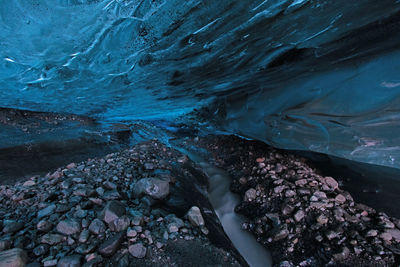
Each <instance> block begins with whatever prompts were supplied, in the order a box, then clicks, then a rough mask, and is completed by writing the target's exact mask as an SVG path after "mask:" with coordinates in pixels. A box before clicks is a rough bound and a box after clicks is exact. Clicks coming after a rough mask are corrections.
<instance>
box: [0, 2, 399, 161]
mask: <svg viewBox="0 0 400 267" xmlns="http://www.w3.org/2000/svg"><path fill="white" fill-rule="evenodd" d="M0 1H1V5H0V27H1V30H0V60H1V61H0V107H14V108H21V109H29V110H35V111H52V112H69V113H75V114H83V115H89V116H92V117H95V118H97V119H99V120H100V121H106V122H110V121H111V122H124V121H132V120H135V119H151V118H157V119H170V118H174V117H175V116H178V115H181V114H184V113H185V112H189V111H190V110H192V109H193V107H200V106H202V105H207V104H210V103H218V106H219V109H218V110H217V112H216V113H215V116H213V118H214V119H217V120H218V122H219V125H220V127H221V128H223V129H225V130H227V131H229V132H233V133H237V134H240V135H243V136H248V137H251V138H256V139H260V140H263V141H265V142H267V143H269V144H272V145H274V146H277V147H281V148H286V149H300V150H311V151H317V152H322V153H326V154H330V155H335V156H338V157H343V158H348V159H352V160H357V161H363V162H369V163H375V164H381V165H387V166H392V167H400V165H399V161H400V147H399V146H400V134H399V133H400V51H399V48H400V46H399V45H400V35H399V31H400V13H399V10H400V3H399V1H395V0H379V1H376V0H358V1H348V0H335V1H330V0H326V1H325V0H320V1H317V0H265V1H263V0H252V1H250V0H240V1H237V0H219V1H215V0H202V1H195V0H112V1H110V0H107V1H101V0H0ZM214 106H215V105H214Z"/></svg>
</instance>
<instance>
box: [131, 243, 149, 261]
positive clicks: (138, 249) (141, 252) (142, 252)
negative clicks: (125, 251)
mask: <svg viewBox="0 0 400 267" xmlns="http://www.w3.org/2000/svg"><path fill="white" fill-rule="evenodd" d="M146 252H147V248H146V247H145V246H143V244H142V243H137V244H133V245H130V246H129V253H130V254H131V255H132V256H133V257H135V258H139V259H141V258H144V257H145V256H146Z"/></svg>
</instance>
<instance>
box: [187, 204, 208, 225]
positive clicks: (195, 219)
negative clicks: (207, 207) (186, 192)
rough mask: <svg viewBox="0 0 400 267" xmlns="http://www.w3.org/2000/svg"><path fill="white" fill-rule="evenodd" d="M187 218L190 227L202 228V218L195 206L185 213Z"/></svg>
mask: <svg viewBox="0 0 400 267" xmlns="http://www.w3.org/2000/svg"><path fill="white" fill-rule="evenodd" d="M187 217H188V219H189V221H190V222H191V223H192V225H194V226H197V227H200V226H204V218H203V216H202V215H201V211H200V209H199V207H196V206H193V207H191V208H190V210H189V211H188V213H187Z"/></svg>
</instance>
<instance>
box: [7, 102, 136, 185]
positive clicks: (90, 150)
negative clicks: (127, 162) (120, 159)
mask: <svg viewBox="0 0 400 267" xmlns="http://www.w3.org/2000/svg"><path fill="white" fill-rule="evenodd" d="M0 128H1V131H0V183H1V184H5V183H14V182H15V180H16V179H21V178H22V179H23V177H25V176H29V175H30V176H32V175H36V174H45V173H46V172H48V171H49V170H55V169H56V168H58V167H59V166H62V165H65V164H68V163H69V162H79V161H82V160H86V159H88V158H93V157H101V156H105V155H106V154H108V153H111V152H116V151H119V150H121V149H123V148H127V147H128V145H129V141H130V140H129V138H130V129H129V128H128V127H126V126H124V125H112V126H110V127H108V128H107V129H103V126H102V125H100V124H99V123H97V122H96V121H95V120H94V119H92V118H89V117H84V116H78V115H72V114H59V113H49V112H47V113H46V112H33V111H27V110H18V109H6V108H0Z"/></svg>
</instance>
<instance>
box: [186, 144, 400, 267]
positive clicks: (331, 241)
mask: <svg viewBox="0 0 400 267" xmlns="http://www.w3.org/2000/svg"><path fill="white" fill-rule="evenodd" d="M186 145H187V146H193V145H194V146H200V147H203V148H206V150H207V151H208V152H210V153H211V157H212V158H213V160H214V164H216V165H217V166H219V167H221V168H223V169H225V170H227V171H229V173H230V174H231V175H232V177H233V178H234V180H233V182H232V186H231V190H232V191H234V192H236V193H238V194H240V195H241V196H242V199H243V200H242V202H241V203H240V205H239V206H237V207H236V211H237V212H238V213H241V214H243V215H244V216H245V217H246V218H247V222H246V223H245V224H244V225H243V229H246V230H248V231H250V232H252V233H253V234H254V235H255V236H256V237H257V240H258V241H259V242H261V243H262V244H263V245H264V246H266V247H267V248H268V249H270V250H271V252H272V258H273V260H274V262H275V265H276V266H282V267H283V266H398V265H399V255H400V220H399V219H396V218H391V217H389V216H388V215H386V214H385V213H383V212H379V211H376V210H374V209H373V208H371V207H368V206H366V205H363V204H361V203H357V202H355V201H354V200H353V198H352V197H351V195H350V194H349V193H348V192H346V191H343V190H341V188H340V185H339V183H338V181H336V180H335V179H334V178H332V177H324V176H321V175H319V174H318V171H317V170H315V169H313V168H311V167H310V165H309V164H308V163H307V161H306V160H305V159H303V158H300V157H298V156H295V155H292V154H288V153H285V152H283V151H279V150H276V149H273V148H271V147H269V146H267V145H265V144H262V143H260V142H255V141H247V140H244V139H240V138H238V137H234V136H217V137H216V136H210V137H207V138H200V140H199V139H198V138H195V139H191V140H189V141H187V144H186Z"/></svg>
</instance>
